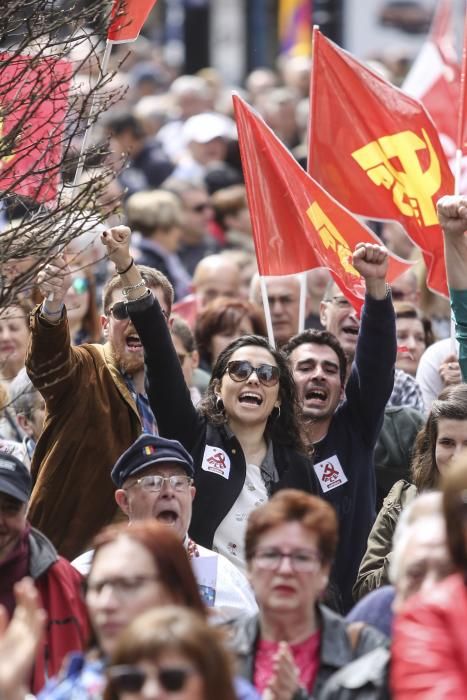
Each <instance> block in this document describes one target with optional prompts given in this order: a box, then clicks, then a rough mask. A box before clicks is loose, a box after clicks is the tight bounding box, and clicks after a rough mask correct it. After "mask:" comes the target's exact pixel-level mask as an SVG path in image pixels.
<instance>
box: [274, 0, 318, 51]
mask: <svg viewBox="0 0 467 700" xmlns="http://www.w3.org/2000/svg"><path fill="white" fill-rule="evenodd" d="M311 8H312V2H311V0H279V22H278V24H279V43H280V47H281V52H282V53H287V54H290V55H293V56H310V55H311V30H312V19H311Z"/></svg>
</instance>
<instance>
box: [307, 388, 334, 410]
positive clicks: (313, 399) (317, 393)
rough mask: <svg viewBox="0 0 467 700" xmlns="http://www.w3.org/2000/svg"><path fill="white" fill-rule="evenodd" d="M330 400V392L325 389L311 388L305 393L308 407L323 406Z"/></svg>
mask: <svg viewBox="0 0 467 700" xmlns="http://www.w3.org/2000/svg"><path fill="white" fill-rule="evenodd" d="M327 399H328V392H327V391H326V389H324V388H323V387H318V386H311V387H309V388H308V389H307V390H306V391H305V401H306V403H307V405H314V406H323V405H324V404H325V403H326V401H327Z"/></svg>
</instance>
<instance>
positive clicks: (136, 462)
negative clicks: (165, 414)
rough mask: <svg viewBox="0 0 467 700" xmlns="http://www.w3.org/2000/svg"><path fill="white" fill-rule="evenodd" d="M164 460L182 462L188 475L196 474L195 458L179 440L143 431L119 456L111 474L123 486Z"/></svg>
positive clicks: (117, 483)
mask: <svg viewBox="0 0 467 700" xmlns="http://www.w3.org/2000/svg"><path fill="white" fill-rule="evenodd" d="M164 462H165V463H167V462H172V463H176V464H180V465H181V466H182V467H183V468H184V470H185V471H186V473H187V475H188V476H191V477H193V476H194V473H195V472H194V469H193V459H192V457H191V455H190V454H189V453H188V452H187V451H186V450H185V448H184V447H183V445H182V444H181V443H180V442H178V440H167V439H166V438H162V437H160V436H159V435H148V434H147V433H143V434H142V435H140V436H139V438H138V439H137V440H135V442H134V443H133V444H132V445H130V447H129V448H128V449H127V450H125V452H124V453H123V454H122V455H121V456H120V457H119V458H118V460H117V462H116V463H115V466H114V468H113V469H112V472H111V474H110V475H111V477H112V481H113V482H114V484H115V485H116V486H117V487H118V488H121V487H122V485H123V484H124V483H125V481H126V480H127V479H128V477H130V476H134V475H135V474H138V473H139V472H142V471H144V469H146V468H147V467H150V466H151V465H153V464H163V463H164Z"/></svg>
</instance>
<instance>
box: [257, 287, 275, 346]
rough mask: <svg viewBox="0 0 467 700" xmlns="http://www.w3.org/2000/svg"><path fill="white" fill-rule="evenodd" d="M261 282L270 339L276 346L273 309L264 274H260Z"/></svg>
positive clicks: (271, 343)
mask: <svg viewBox="0 0 467 700" xmlns="http://www.w3.org/2000/svg"><path fill="white" fill-rule="evenodd" d="M259 284H260V287H261V298H262V300H263V309H264V318H265V319H266V329H267V332H268V339H269V343H270V345H272V347H273V348H275V347H276V343H275V340H274V331H273V329H272V319H271V309H270V308H269V299H268V290H267V287H266V280H265V279H264V277H263V275H260V276H259Z"/></svg>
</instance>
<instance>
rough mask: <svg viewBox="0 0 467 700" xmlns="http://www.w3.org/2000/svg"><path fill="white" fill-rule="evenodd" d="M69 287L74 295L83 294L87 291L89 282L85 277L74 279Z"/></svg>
mask: <svg viewBox="0 0 467 700" xmlns="http://www.w3.org/2000/svg"><path fill="white" fill-rule="evenodd" d="M71 286H72V287H73V290H74V291H75V292H76V294H84V293H85V292H87V291H88V289H89V282H88V280H87V279H86V277H75V279H74V280H73V282H72V283H71Z"/></svg>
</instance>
